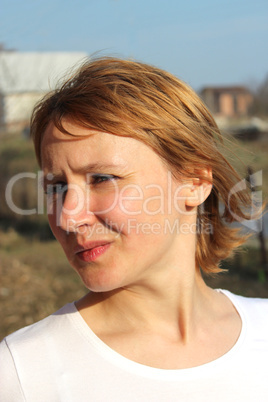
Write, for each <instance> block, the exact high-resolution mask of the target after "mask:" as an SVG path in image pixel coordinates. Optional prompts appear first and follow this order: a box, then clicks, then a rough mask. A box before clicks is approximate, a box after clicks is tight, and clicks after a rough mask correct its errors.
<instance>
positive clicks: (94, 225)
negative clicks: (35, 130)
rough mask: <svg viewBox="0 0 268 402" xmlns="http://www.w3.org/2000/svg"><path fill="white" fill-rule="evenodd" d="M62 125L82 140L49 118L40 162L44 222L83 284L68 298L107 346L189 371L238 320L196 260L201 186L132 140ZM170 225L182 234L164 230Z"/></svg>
mask: <svg viewBox="0 0 268 402" xmlns="http://www.w3.org/2000/svg"><path fill="white" fill-rule="evenodd" d="M65 128H66V129H67V130H68V131H69V132H71V133H72V134H75V135H82V136H84V137H83V138H78V137H73V136H68V135H66V134H63V133H61V132H60V131H59V130H58V129H57V128H56V127H54V126H53V125H52V124H50V125H49V126H48V128H47V129H46V132H45V134H44V139H43V141H42V153H41V159H42V169H43V171H44V176H45V178H46V179H45V190H46V189H47V190H48V192H50V193H52V194H51V195H49V196H48V198H49V200H50V201H49V208H48V217H49V223H50V226H51V228H52V231H53V233H54V235H55V237H56V238H57V240H58V241H59V242H60V244H61V246H62V247H63V249H64V251H65V253H66V256H67V258H68V260H69V262H70V264H71V265H72V267H73V268H74V269H75V270H76V271H77V272H78V274H79V275H80V277H81V278H82V280H83V282H84V284H85V285H86V286H87V288H88V289H89V290H90V292H89V293H88V294H87V295H86V296H85V297H84V298H82V299H81V300H79V301H78V302H77V303H76V306H77V308H78V310H79V312H80V314H81V315H82V317H83V318H84V320H85V321H86V322H87V324H88V325H89V326H90V328H91V329H92V330H93V331H94V332H95V334H96V335H97V336H98V337H99V338H100V339H101V340H102V341H103V342H105V343H106V344H107V345H108V346H110V347H111V348H112V349H114V350H115V351H117V352H118V353H120V354H122V355H123V356H125V357H127V358H129V359H131V360H133V361H136V362H138V363H141V364H145V365H148V366H152V367H157V368H163V369H180V368H188V367H194V366H197V365H200V364H204V363H207V362H209V361H212V360H214V359H216V358H218V357H220V356H222V355H223V354H224V353H226V352H227V351H228V350H230V349H231V348H232V346H233V345H234V344H235V342H236V341H237V338H238V336H239V333H240V331H241V319H240V317H239V315H238V314H237V312H236V310H235V309H234V307H233V305H232V304H231V302H230V301H229V299H227V298H226V296H224V295H223V294H222V293H220V292H216V291H214V290H212V289H210V288H209V287H207V286H206V284H205V283H204V281H203V279H202V277H201V274H200V271H199V269H197V268H196V264H195V242H196V233H195V231H194V227H195V226H194V225H195V222H196V214H197V207H198V205H199V204H201V203H202V202H204V200H205V199H206V197H208V195H209V193H210V191H211V186H210V184H209V183H208V182H205V181H200V180H198V178H196V179H191V180H190V179H186V178H180V179H178V178H175V177H174V176H173V175H171V174H170V172H169V169H168V167H167V166H166V164H165V163H163V161H162V160H161V159H160V157H159V156H158V155H157V154H156V153H155V152H154V151H153V150H152V149H151V148H150V147H148V146H146V145H145V144H143V143H141V142H139V141H137V140H135V139H133V138H129V137H120V136H115V135H112V134H109V133H104V132H97V131H94V130H88V129H85V128H81V127H78V126H76V125H74V124H72V123H71V122H70V121H68V120H66V121H65ZM202 173H204V172H202ZM48 174H51V176H47V175H48ZM207 174H208V175H210V174H211V172H210V170H209V169H208V170H207ZM51 189H52V191H51ZM61 198H62V203H61V202H60V199H61ZM176 222H177V223H178V222H179V227H180V228H183V230H168V228H172V227H173V228H174V227H176V226H174V225H175V224H176Z"/></svg>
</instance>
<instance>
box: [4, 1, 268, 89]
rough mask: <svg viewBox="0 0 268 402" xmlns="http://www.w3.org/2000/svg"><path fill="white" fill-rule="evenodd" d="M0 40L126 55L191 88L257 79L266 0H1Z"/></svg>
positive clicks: (264, 67) (264, 58)
mask: <svg viewBox="0 0 268 402" xmlns="http://www.w3.org/2000/svg"><path fill="white" fill-rule="evenodd" d="M0 43H3V44H4V45H5V46H6V48H10V49H15V50H18V51H82V52H86V53H87V54H88V55H92V54H97V55H109V56H117V57H122V58H133V59H136V60H139V61H143V62H146V63H149V64H153V65H155V66H157V67H160V68H163V69H165V70H168V71H169V72H171V73H173V74H175V75H176V76H177V77H179V78H181V79H182V80H184V81H186V82H188V83H189V84H190V85H191V86H192V87H193V88H194V89H196V90H200V89H201V88H202V87H204V86H207V85H233V84H242V85H248V86H256V85H258V84H259V83H261V82H262V81H263V80H264V78H265V76H266V75H267V74H268V49H267V47H268V46H267V44H268V0H201V1H199V0H186V1H185V0H184V1H181V0H0Z"/></svg>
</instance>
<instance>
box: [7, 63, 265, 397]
mask: <svg viewBox="0 0 268 402" xmlns="http://www.w3.org/2000/svg"><path fill="white" fill-rule="evenodd" d="M31 131H32V136H33V140H34V144H35V150H36V155H37V158H38V161H39V163H40V166H41V168H42V170H43V173H44V190H45V192H46V194H47V199H48V219H49V223H50V226H51V228H52V231H53V233H54V235H55V237H56V238H57V240H58V241H59V242H60V244H61V245H62V247H63V249H64V251H65V253H66V256H67V258H68V260H69V262H70V264H71V265H72V267H73V268H74V269H75V270H76V271H77V272H78V274H79V275H80V277H81V278H82V280H83V282H84V284H85V285H86V287H87V288H88V289H89V293H88V294H87V295H86V296H85V297H83V298H82V299H81V300H78V301H76V302H75V303H70V304H68V305H66V306H64V307H63V308H62V309H61V310H59V311H58V312H56V313H55V314H53V315H51V316H50V317H48V318H46V319H44V320H42V321H40V322H39V323H36V324H34V325H32V326H30V327H27V328H24V329H22V330H20V331H18V332H16V333H14V334H12V335H10V336H8V337H7V338H6V339H5V340H3V341H2V343H1V353H0V356H1V365H0V388H1V397H0V400H1V401H16V402H17V401H46V402H47V401H64V402H65V401H79V402H80V401H107V400H108V401H206V402H207V401H213V402H214V401H226V400H228V401H236V402H237V401H243V402H245V401H254V402H255V401H265V400H267V397H268V385H267V381H266V379H267V361H268V324H267V317H268V302H267V301H266V300H260V299H246V298H243V297H240V296H236V295H234V294H231V293H230V292H228V291H224V290H212V289H211V288H209V287H208V286H206V284H205V282H204V281H203V278H202V272H204V273H207V274H211V273H216V272H219V271H220V268H219V263H220V261H221V260H222V259H224V258H226V257H227V256H229V255H230V253H231V252H232V250H233V249H234V248H236V247H237V246H238V245H240V244H242V243H243V241H245V239H246V237H245V236H242V235H241V234H240V233H239V232H238V231H237V230H235V229H234V228H232V227H230V226H227V225H226V223H228V222H232V221H234V218H236V219H237V217H238V219H241V220H243V219H248V218H249V217H248V216H246V215H245V212H243V211H245V207H247V206H248V205H250V196H249V194H248V193H246V192H244V193H243V192H241V191H238V192H235V191H234V186H235V185H236V184H237V182H239V180H240V179H239V176H238V175H237V173H236V172H235V171H234V170H233V168H232V167H231V166H230V165H229V164H228V163H227V161H226V160H225V159H224V157H223V156H222V154H221V153H220V151H219V148H218V145H217V144H218V142H219V139H220V133H219V131H218V128H217V126H216V124H215V122H214V120H213V118H212V117H211V115H210V114H209V112H208V111H207V109H206V108H205V106H204V105H203V103H202V102H201V101H200V99H199V98H198V97H197V95H196V94H195V93H194V92H193V91H192V90H191V89H190V88H189V87H188V86H186V85H185V84H184V83H182V82H181V81H180V80H178V79H177V78H175V77H174V76H172V75H170V74H168V73H166V72H164V71H162V70H159V69H157V68H155V67H152V66H148V65H146V64H142V63H137V62H133V61H124V60H119V59H114V58H102V59H98V60H93V61H90V62H88V63H86V64H85V65H84V66H83V67H82V68H81V69H80V70H79V71H78V72H77V73H76V74H75V75H74V77H73V78H71V79H70V80H68V81H67V82H66V83H65V84H64V85H63V86H62V87H61V88H59V89H58V90H56V91H54V92H53V93H51V94H49V95H48V96H47V97H46V98H45V99H44V100H42V101H41V102H40V103H39V105H38V106H37V107H36V108H35V111H34V114H33V118H32V125H31ZM219 202H222V203H223V205H224V206H225V210H224V212H223V214H220V212H219Z"/></svg>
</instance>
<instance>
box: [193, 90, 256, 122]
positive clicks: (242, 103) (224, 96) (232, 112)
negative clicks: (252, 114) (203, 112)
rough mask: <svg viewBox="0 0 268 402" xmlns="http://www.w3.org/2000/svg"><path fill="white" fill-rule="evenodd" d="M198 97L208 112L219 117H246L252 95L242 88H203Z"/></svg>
mask: <svg viewBox="0 0 268 402" xmlns="http://www.w3.org/2000/svg"><path fill="white" fill-rule="evenodd" d="M200 95H201V97H202V99H203V100H204V102H205V103H206V105H207V106H208V108H209V109H210V111H211V112H212V113H213V114H214V115H215V116H220V117H241V116H248V114H249V110H250V107H251V105H252V102H253V96H252V94H251V93H250V92H249V90H248V89H247V88H245V87H242V86H230V87H205V88H203V89H202V90H201V92H200Z"/></svg>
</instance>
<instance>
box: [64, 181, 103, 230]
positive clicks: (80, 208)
mask: <svg viewBox="0 0 268 402" xmlns="http://www.w3.org/2000/svg"><path fill="white" fill-rule="evenodd" d="M96 220H97V218H96V216H95V214H94V212H92V211H91V209H90V195H89V191H86V190H85V189H82V188H81V187H80V186H78V185H74V184H70V185H68V189H67V191H66V192H65V193H64V194H62V197H61V202H57V222H58V225H59V226H60V227H61V228H62V229H63V230H64V231H66V232H68V233H69V232H78V231H79V230H81V229H82V228H86V227H87V226H89V227H90V226H92V225H94V223H95V222H96Z"/></svg>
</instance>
